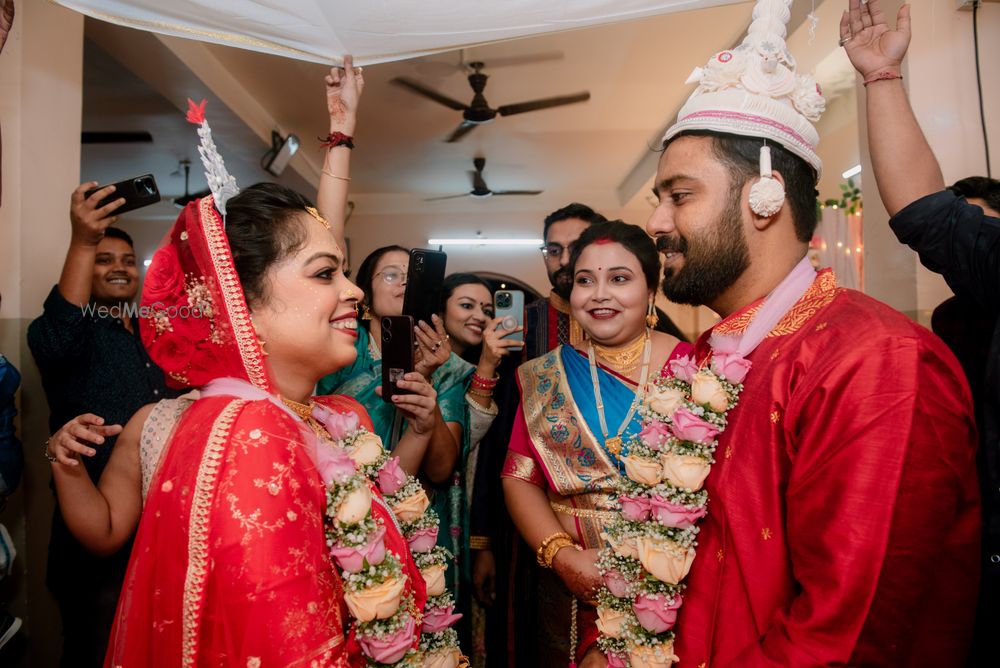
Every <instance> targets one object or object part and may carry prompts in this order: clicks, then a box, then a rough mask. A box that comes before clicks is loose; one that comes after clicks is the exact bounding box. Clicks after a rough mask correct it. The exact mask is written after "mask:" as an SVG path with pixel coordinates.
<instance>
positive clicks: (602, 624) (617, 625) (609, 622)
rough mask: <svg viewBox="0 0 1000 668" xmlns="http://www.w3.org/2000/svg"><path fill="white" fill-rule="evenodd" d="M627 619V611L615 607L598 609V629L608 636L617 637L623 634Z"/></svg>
mask: <svg viewBox="0 0 1000 668" xmlns="http://www.w3.org/2000/svg"><path fill="white" fill-rule="evenodd" d="M625 619H626V615H625V613H624V612H621V611H619V610H615V609H614V608H598V609H597V629H598V630H599V631H600V632H601V633H603V634H604V635H606V636H608V637H611V638H617V637H618V636H620V635H621V634H622V627H623V626H624V625H625Z"/></svg>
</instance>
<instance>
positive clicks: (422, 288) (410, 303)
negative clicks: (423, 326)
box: [403, 248, 448, 327]
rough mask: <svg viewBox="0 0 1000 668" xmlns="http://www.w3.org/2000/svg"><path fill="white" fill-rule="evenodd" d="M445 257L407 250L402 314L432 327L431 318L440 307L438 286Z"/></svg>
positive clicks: (446, 256)
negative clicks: (407, 267) (407, 262)
mask: <svg viewBox="0 0 1000 668" xmlns="http://www.w3.org/2000/svg"><path fill="white" fill-rule="evenodd" d="M447 262H448V255H447V254H446V253H443V252H441V251H436V250H428V249H426V248H414V249H413V250H411V251H410V267H409V269H408V270H407V272H406V292H405V293H404V294H403V313H404V314H406V315H410V316H413V321H414V322H420V321H421V320H423V321H424V322H426V323H427V324H428V325H431V326H432V327H433V325H434V323H433V321H432V320H431V316H432V315H433V314H435V313H437V312H438V310H439V309H440V308H441V287H442V285H443V284H444V268H445V265H446V264H447Z"/></svg>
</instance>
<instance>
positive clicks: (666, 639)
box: [597, 352, 750, 668]
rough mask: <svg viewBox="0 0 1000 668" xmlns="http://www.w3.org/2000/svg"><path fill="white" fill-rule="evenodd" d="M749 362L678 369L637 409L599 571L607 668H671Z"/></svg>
mask: <svg viewBox="0 0 1000 668" xmlns="http://www.w3.org/2000/svg"><path fill="white" fill-rule="evenodd" d="M749 370H750V362H749V361H748V360H746V359H745V358H744V357H743V356H741V355H738V354H735V353H730V354H721V353H715V352H713V354H712V356H711V358H710V360H709V362H708V363H707V364H706V365H705V366H704V367H701V368H699V366H698V365H697V364H696V363H695V361H694V359H693V358H691V357H690V356H687V357H682V358H679V359H676V360H672V361H671V362H670V364H669V371H664V373H663V374H661V375H660V376H659V377H658V378H657V379H656V380H655V381H654V385H653V388H651V390H650V391H649V392H648V393H647V395H646V397H645V398H644V401H643V405H642V407H641V408H640V409H639V414H640V416H641V417H642V430H641V431H640V432H639V433H638V434H637V435H635V436H633V437H631V439H629V441H628V442H627V443H626V447H625V448H624V456H623V457H622V458H621V460H622V464H623V465H624V468H625V475H624V476H621V477H620V478H619V479H618V481H617V483H616V484H617V492H618V495H619V496H618V503H619V507H620V514H619V516H618V517H616V518H615V519H614V520H613V521H612V522H611V523H610V524H609V526H608V527H607V528H606V530H605V535H604V538H605V541H606V543H607V546H606V547H605V548H604V549H602V550H601V552H600V554H599V556H598V561H597V567H598V570H599V571H600V572H601V576H602V578H603V580H604V586H603V587H601V589H600V591H599V592H598V595H597V601H598V608H597V615H598V621H597V626H598V630H599V631H600V633H601V635H600V637H599V638H598V646H599V647H600V649H601V650H602V651H603V652H604V654H605V656H606V657H607V659H608V666H609V668H626V667H627V666H631V668H669V666H671V665H672V664H673V663H674V662H676V661H678V660H679V659H678V657H677V656H676V655H675V654H674V651H673V643H674V632H673V628H674V626H675V624H676V623H677V616H678V612H679V611H680V608H681V605H682V603H683V600H684V598H683V591H684V582H683V581H684V578H685V577H686V576H687V574H688V571H689V570H690V569H691V565H692V563H693V562H694V558H695V547H696V546H697V544H698V543H697V540H696V538H697V535H698V526H697V522H698V521H699V520H701V519H702V518H704V517H705V515H706V514H707V513H708V507H707V504H708V493H707V492H706V491H705V490H704V489H702V486H703V484H704V482H705V478H706V477H707V476H708V473H709V471H710V470H711V466H712V464H713V463H714V459H713V455H714V453H715V449H716V447H717V445H718V436H719V434H721V433H722V432H723V431H724V430H725V428H726V415H727V413H728V412H729V411H730V410H731V409H732V408H733V407H734V406H735V405H736V403H737V401H738V399H739V394H740V392H741V391H742V390H743V384H742V383H743V379H744V378H745V377H746V374H747V372H748V371H749Z"/></svg>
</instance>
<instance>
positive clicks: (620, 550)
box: [609, 536, 639, 559]
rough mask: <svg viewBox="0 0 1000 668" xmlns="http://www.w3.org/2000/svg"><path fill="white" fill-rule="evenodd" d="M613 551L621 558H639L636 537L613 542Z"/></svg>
mask: <svg viewBox="0 0 1000 668" xmlns="http://www.w3.org/2000/svg"><path fill="white" fill-rule="evenodd" d="M609 542H610V543H611V549H612V550H613V551H614V553H615V554H617V555H618V556H619V557H629V558H631V559H638V558H639V550H638V548H637V547H636V539H635V536H629V537H628V538H622V539H620V540H611V541H609Z"/></svg>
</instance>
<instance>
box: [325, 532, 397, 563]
mask: <svg viewBox="0 0 1000 668" xmlns="http://www.w3.org/2000/svg"><path fill="white" fill-rule="evenodd" d="M330 556H332V557H333V558H334V559H336V560H337V564H338V565H339V566H340V567H341V568H343V569H344V570H345V571H348V572H349V573H359V572H361V570H362V569H363V568H364V567H365V560H367V561H368V565H369V566H378V565H379V564H381V563H382V562H383V561H384V560H385V527H379V528H378V529H376V530H375V531H373V532H372V535H371V536H370V537H369V538H368V543H367V544H366V545H362V546H361V547H340V546H338V545H334V546H333V547H331V548H330Z"/></svg>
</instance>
